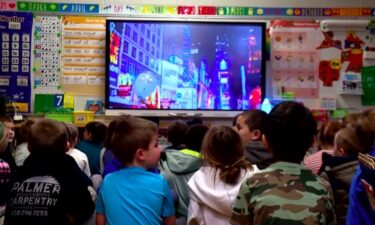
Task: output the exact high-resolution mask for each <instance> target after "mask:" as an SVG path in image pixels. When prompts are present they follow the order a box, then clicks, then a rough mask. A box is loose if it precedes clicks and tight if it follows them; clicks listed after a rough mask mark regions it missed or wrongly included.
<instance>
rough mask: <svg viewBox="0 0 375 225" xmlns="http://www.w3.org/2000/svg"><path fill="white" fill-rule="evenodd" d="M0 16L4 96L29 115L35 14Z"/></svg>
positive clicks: (1, 91) (0, 83)
mask: <svg viewBox="0 0 375 225" xmlns="http://www.w3.org/2000/svg"><path fill="white" fill-rule="evenodd" d="M0 17H1V20H0V34H1V35H0V43H1V45H0V59H1V68H0V94H5V95H6V96H7V98H8V100H9V101H13V102H14V103H15V105H16V107H17V108H18V110H19V111H21V112H29V111H30V106H29V103H30V95H31V88H30V54H31V32H32V31H31V29H32V14H31V13H23V12H0Z"/></svg>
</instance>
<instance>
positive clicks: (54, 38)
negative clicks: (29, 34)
mask: <svg viewBox="0 0 375 225" xmlns="http://www.w3.org/2000/svg"><path fill="white" fill-rule="evenodd" d="M60 34H61V20H60V18H59V17H58V16H36V17H35V18H34V43H33V45H34V68H33V72H34V88H38V87H59V86H60V60H61V55H60V53H61V35H60Z"/></svg>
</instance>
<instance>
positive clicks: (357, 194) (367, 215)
mask: <svg viewBox="0 0 375 225" xmlns="http://www.w3.org/2000/svg"><path fill="white" fill-rule="evenodd" d="M369 154H370V155H371V156H375V148H374V149H372V150H371V151H370V152H369ZM362 179H364V180H366V181H367V182H368V183H370V184H371V185H372V186H373V187H374V186H375V183H374V180H375V171H374V170H370V169H368V168H366V167H365V166H362V165H360V166H359V167H358V169H357V172H356V174H355V175H354V177H353V180H352V184H351V186H350V192H349V207H348V214H347V216H346V224H347V225H352V224H356V225H367V224H374V221H375V211H374V210H373V209H372V208H371V205H370V202H369V199H368V198H369V197H368V196H367V193H366V190H365V188H364V187H363V185H362V182H361V180H362Z"/></svg>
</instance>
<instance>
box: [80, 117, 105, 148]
mask: <svg viewBox="0 0 375 225" xmlns="http://www.w3.org/2000/svg"><path fill="white" fill-rule="evenodd" d="M106 130H107V127H106V126H105V125H104V124H103V123H101V122H98V121H92V122H89V123H87V124H86V126H85V131H84V133H83V140H85V141H91V142H94V143H102V142H103V141H104V138H105V133H106Z"/></svg>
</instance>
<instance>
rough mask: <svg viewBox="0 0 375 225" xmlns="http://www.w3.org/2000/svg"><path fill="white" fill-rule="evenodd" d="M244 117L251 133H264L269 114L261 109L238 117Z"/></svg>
mask: <svg viewBox="0 0 375 225" xmlns="http://www.w3.org/2000/svg"><path fill="white" fill-rule="evenodd" d="M240 116H241V117H243V118H244V119H245V123H246V125H247V127H248V128H249V131H253V130H259V131H260V132H261V133H262V134H263V133H264V126H265V122H266V119H267V113H265V112H264V111H262V110H259V109H252V110H248V111H245V112H243V113H241V114H240V115H239V116H238V117H240Z"/></svg>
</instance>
